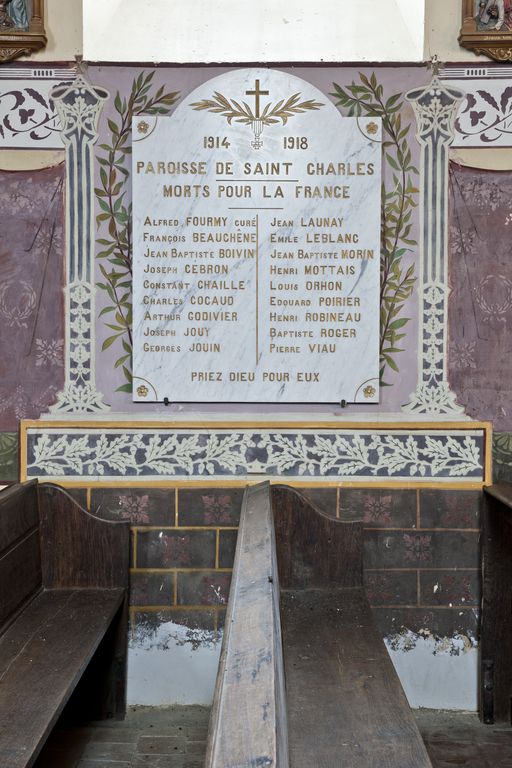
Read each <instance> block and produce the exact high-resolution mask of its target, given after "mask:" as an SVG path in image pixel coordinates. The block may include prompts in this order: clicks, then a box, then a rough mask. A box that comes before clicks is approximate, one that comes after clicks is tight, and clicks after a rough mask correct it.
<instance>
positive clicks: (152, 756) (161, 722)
mask: <svg viewBox="0 0 512 768" xmlns="http://www.w3.org/2000/svg"><path fill="white" fill-rule="evenodd" d="M415 715H416V719H417V722H418V725H419V728H420V731H421V733H422V736H423V738H424V739H425V742H426V745H427V748H428V751H429V754H430V757H431V760H432V765H433V766H434V768H456V766H463V767H464V768H512V728H502V727H494V726H492V725H491V726H489V725H485V726H484V725H481V723H480V722H479V720H478V718H477V716H476V715H472V714H461V713H455V714H454V713H449V712H438V711H433V710H423V711H420V712H416V713H415ZM208 716H209V710H208V709H206V708H203V707H168V708H145V707H142V708H137V709H133V708H132V709H130V711H129V712H128V715H127V718H126V720H124V721H123V722H116V721H104V722H101V723H94V724H91V725H88V726H83V727H73V728H71V727H64V726H62V727H61V728H60V729H59V730H58V731H57V732H56V733H55V735H54V736H53V737H52V739H51V741H50V742H49V743H48V744H47V746H46V747H45V750H44V752H43V753H42V754H41V756H40V757H39V760H38V761H37V762H36V764H35V766H34V768H202V766H203V761H204V752H205V748H206V729H207V725H208ZM312 768H313V767H312ZM400 768H412V766H401V767H400Z"/></svg>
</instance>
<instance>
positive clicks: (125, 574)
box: [0, 481, 129, 768]
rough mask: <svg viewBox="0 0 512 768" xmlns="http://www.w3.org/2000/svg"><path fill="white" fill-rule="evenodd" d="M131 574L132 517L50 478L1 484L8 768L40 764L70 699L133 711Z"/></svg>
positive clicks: (1, 758)
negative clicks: (106, 510)
mask: <svg viewBox="0 0 512 768" xmlns="http://www.w3.org/2000/svg"><path fill="white" fill-rule="evenodd" d="M128 578H129V524H128V523H124V522H122V523H117V522H107V521H104V520H100V519H98V518H95V517H93V516H92V515H90V514H88V513H87V512H86V511H85V510H84V509H82V508H81V507H80V506H79V505H78V504H77V503H76V502H75V501H74V499H73V498H72V497H71V496H69V494H67V493H66V492H65V491H64V490H63V489H62V488H59V487H57V486H55V485H51V484H40V485H38V484H37V482H36V481H30V482H28V483H25V484H22V485H15V486H11V487H9V488H8V489H6V490H4V491H2V492H1V493H0V766H1V768H27V766H31V765H33V763H34V761H35V760H36V758H37V755H38V754H39V752H40V750H41V747H42V746H43V744H44V742H45V740H46V738H47V737H48V735H49V733H50V731H51V729H52V727H53V725H54V724H55V722H56V720H57V718H58V717H59V715H60V714H61V712H62V710H63V709H64V706H65V705H66V703H68V702H69V706H70V707H73V708H75V709H76V710H77V712H79V713H80V715H83V716H85V717H87V718H97V717H118V718H121V717H123V716H124V711H125V680H126V674H125V666H126V643H127V607H126V594H127V587H128ZM73 692H74V695H73V697H72V694H73ZM71 697H72V700H71V701H70V699H71Z"/></svg>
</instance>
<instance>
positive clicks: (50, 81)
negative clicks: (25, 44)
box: [0, 66, 76, 149]
mask: <svg viewBox="0 0 512 768" xmlns="http://www.w3.org/2000/svg"><path fill="white" fill-rule="evenodd" d="M75 76H76V72H75V69H74V68H73V67H37V68H29V67H9V66H4V67H2V68H1V70H0V146H1V148H2V149H63V146H64V145H63V143H62V139H61V133H60V131H61V126H60V122H59V117H58V115H57V112H56V109H55V104H54V101H53V99H52V95H51V92H52V89H53V88H54V87H55V86H56V85H58V84H60V83H63V82H69V81H71V80H74V78H75Z"/></svg>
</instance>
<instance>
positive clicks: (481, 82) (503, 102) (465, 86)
mask: <svg viewBox="0 0 512 768" xmlns="http://www.w3.org/2000/svg"><path fill="white" fill-rule="evenodd" d="M440 77H441V80H442V81H443V82H444V83H445V84H446V85H449V86H450V87H451V88H458V89H460V90H461V91H462V92H463V93H464V94H465V96H464V100H463V102H462V104H461V106H460V108H459V110H458V114H457V117H456V119H455V125H454V140H453V145H452V146H453V147H480V148H485V147H488V148H491V149H494V148H496V147H511V146H512V132H511V129H510V126H511V125H512V89H511V77H512V67H492V66H489V67H485V66H483V67H457V66H453V67H445V68H444V69H442V71H441V75H440Z"/></svg>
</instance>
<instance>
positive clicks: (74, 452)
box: [21, 422, 489, 485]
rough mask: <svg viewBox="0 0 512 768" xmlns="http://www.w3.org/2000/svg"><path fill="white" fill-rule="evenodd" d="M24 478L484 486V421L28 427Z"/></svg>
mask: <svg viewBox="0 0 512 768" xmlns="http://www.w3.org/2000/svg"><path fill="white" fill-rule="evenodd" d="M21 450H22V454H21V460H22V478H23V479H30V478H36V477H37V478H40V479H46V480H53V481H56V482H62V481H64V482H69V481H71V482H73V483H78V482H81V483H90V482H91V481H102V482H110V483H112V484H116V481H117V483H119V482H126V481H130V480H137V481H144V482H147V483H152V482H155V481H167V480H168V481H173V482H176V481H179V480H207V481H212V480H213V481H222V480H226V481H229V480H241V479H243V478H248V479H250V478H254V477H255V476H256V477H261V478H268V479H278V478H282V479H283V480H302V481H305V480H307V481H311V482H313V483H319V484H322V483H324V484H325V483H329V482H333V481H334V482H339V481H359V482H361V481H365V482H371V483H372V484H375V483H379V482H382V481H394V482H397V483H405V484H408V485H410V484H411V482H414V484H418V485H421V484H422V483H425V482H429V481H430V482H432V481H437V482H439V483H440V484H445V483H448V484H453V482H454V481H456V482H457V483H458V484H462V485H464V484H472V485H474V484H475V483H476V484H478V483H484V482H486V480H487V478H488V455H487V454H488V451H489V432H488V426H487V425H486V424H478V425H475V423H468V425H467V427H465V426H464V424H463V423H461V424H460V425H458V426H457V428H454V427H453V425H444V426H442V425H437V426H433V427H430V426H429V427H424V426H419V425H417V424H416V425H414V426H409V427H407V428H404V427H403V426H400V428H390V427H389V426H379V427H377V428H365V427H359V426H357V427H350V426H348V425H346V424H345V425H343V427H341V426H340V427H339V428H337V427H333V426H332V425H330V426H328V427H324V426H322V427H317V428H311V427H308V428H302V427H301V425H293V426H289V425H282V426H281V425H274V426H272V425H271V426H268V425H267V426H265V427H263V426H259V425H255V426H252V427H247V426H236V425H233V426H231V427H226V426H224V427H223V426H220V425H214V426H213V425H211V426H209V427H205V426H198V427H194V426H192V427H191V426H188V425H185V426H180V425H176V426H173V427H169V426H163V425H154V426H152V427H147V426H139V427H137V426H135V427H134V426H129V427H124V426H122V425H120V426H115V427H112V426H101V425H100V424H98V423H96V424H94V423H92V424H89V425H86V426H84V425H80V424H79V423H75V424H74V425H71V424H70V425H69V426H64V427H63V426H62V425H60V426H57V425H56V426H51V424H50V423H49V422H46V424H44V425H38V424H35V423H34V422H31V423H27V422H26V423H25V424H22V447H21Z"/></svg>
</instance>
